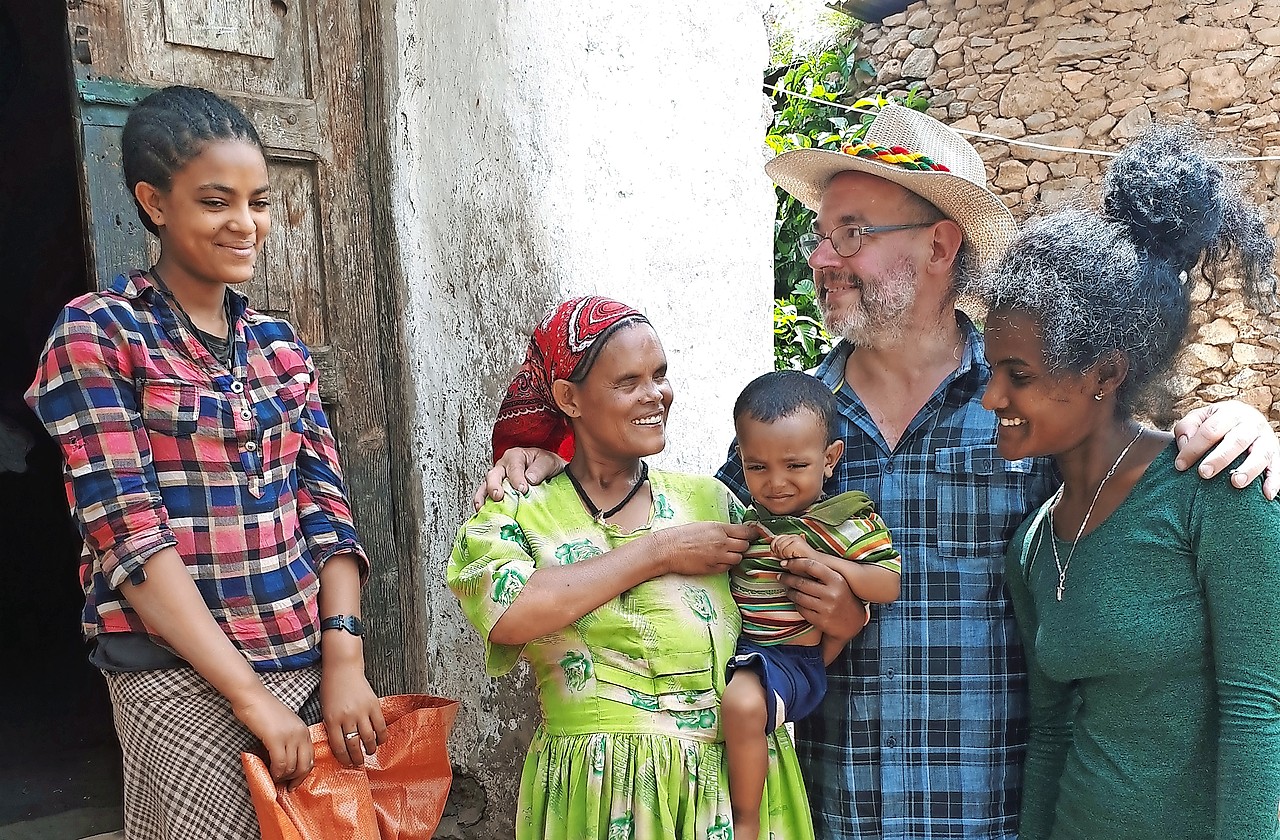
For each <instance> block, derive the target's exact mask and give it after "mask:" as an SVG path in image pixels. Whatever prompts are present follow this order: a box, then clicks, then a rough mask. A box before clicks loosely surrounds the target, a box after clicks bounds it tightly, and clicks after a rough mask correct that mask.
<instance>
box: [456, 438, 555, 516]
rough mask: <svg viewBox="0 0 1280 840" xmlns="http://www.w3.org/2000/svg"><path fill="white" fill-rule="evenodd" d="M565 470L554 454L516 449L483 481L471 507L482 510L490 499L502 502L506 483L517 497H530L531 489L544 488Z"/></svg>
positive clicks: (491, 469)
mask: <svg viewBox="0 0 1280 840" xmlns="http://www.w3.org/2000/svg"><path fill="white" fill-rule="evenodd" d="M564 468H565V461H564V459H563V458H561V457H560V456H559V455H557V454H555V453H554V452H548V451H547V450H545V449H534V448H532V447H520V446H513V447H512V448H510V449H508V450H507V451H506V452H504V453H503V455H502V457H501V458H499V459H498V462H497V463H496V464H494V465H493V466H492V467H491V468H490V469H489V472H487V473H485V477H484V481H483V482H481V483H480V486H479V487H477V488H476V492H475V495H474V496H472V498H471V504H472V505H474V506H475V509H476V510H479V509H480V508H482V507H484V503H485V502H486V501H488V500H489V499H493V500H494V501H495V502H500V501H502V496H503V490H502V482H503V481H506V482H508V483H509V484H510V485H511V486H512V487H513V488H514V489H515V490H516V492H518V493H528V492H529V487H530V486H531V485H534V484H541V483H542V482H544V481H546V480H547V479H548V478H551V477H552V476H556V475H559V474H560V473H562V472H564Z"/></svg>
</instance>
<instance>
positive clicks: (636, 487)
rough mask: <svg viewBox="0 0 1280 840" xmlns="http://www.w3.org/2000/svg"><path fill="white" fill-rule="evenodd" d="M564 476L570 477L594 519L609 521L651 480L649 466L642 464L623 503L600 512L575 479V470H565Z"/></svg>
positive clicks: (623, 498)
mask: <svg viewBox="0 0 1280 840" xmlns="http://www.w3.org/2000/svg"><path fill="white" fill-rule="evenodd" d="M564 474H565V475H567V476H569V483H570V484H572V485H573V489H574V490H577V491H578V498H579V499H582V504H584V505H586V508H587V513H589V514H591V517H592V518H593V519H608V518H609V517H610V516H613V515H614V514H615V513H617V512H618V511H620V510H622V509H623V508H624V507H626V506H627V503H628V502H630V501H631V500H632V499H634V498H635V497H636V493H639V492H640V488H641V487H642V486H644V483H645V482H646V481H648V480H649V465H648V464H646V463H645V462H644V461H641V462H640V475H639V476H638V477H637V478H636V483H635V484H633V485H631V489H630V490H629V491H627V495H625V496H623V497H622V501H620V502H618V503H617V504H616V505H614V506H613V507H611V508H609V509H608V510H600V508H598V507H596V503H595V502H593V501H591V497H590V496H588V495H587V491H586V490H583V489H582V485H581V484H579V483H578V479H577V478H575V477H574V475H573V470H571V469H569V468H568V467H565V468H564Z"/></svg>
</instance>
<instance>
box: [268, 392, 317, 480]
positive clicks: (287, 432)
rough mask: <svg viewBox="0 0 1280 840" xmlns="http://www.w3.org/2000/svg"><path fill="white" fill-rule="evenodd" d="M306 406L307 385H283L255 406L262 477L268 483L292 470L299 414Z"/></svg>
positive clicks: (298, 443)
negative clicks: (260, 450)
mask: <svg viewBox="0 0 1280 840" xmlns="http://www.w3.org/2000/svg"><path fill="white" fill-rule="evenodd" d="M306 407H307V386H306V383H303V382H287V383H285V384H284V385H282V386H280V389H279V390H278V391H276V392H274V393H272V394H271V395H270V396H269V397H267V399H266V400H264V401H262V402H261V403H259V404H258V405H257V406H256V408H257V415H258V419H259V421H260V423H261V424H262V426H261V428H262V460H263V473H264V476H263V477H264V478H265V479H266V481H267V482H268V483H271V482H275V481H277V480H279V479H281V478H283V477H284V476H285V475H287V474H288V472H289V471H290V470H291V469H293V465H294V462H295V461H297V458H298V452H299V450H301V448H302V438H303V429H302V424H303V422H304V420H303V419H302V413H303V412H304V411H305V410H306Z"/></svg>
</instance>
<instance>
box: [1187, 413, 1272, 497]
mask: <svg viewBox="0 0 1280 840" xmlns="http://www.w3.org/2000/svg"><path fill="white" fill-rule="evenodd" d="M1173 436H1174V439H1175V440H1176V441H1177V442H1178V457H1177V459H1176V460H1175V462H1174V463H1175V465H1176V466H1177V468H1178V469H1180V470H1185V469H1187V468H1188V467H1190V466H1191V465H1192V464H1195V463H1196V462H1199V464H1200V467H1199V469H1198V470H1197V472H1198V473H1199V474H1200V477H1201V478H1213V477H1214V476H1215V475H1217V474H1218V473H1220V472H1222V471H1223V470H1224V469H1226V468H1227V467H1229V466H1230V465H1231V464H1232V462H1233V461H1235V459H1236V458H1238V457H1239V456H1240V455H1241V453H1244V452H1248V453H1249V455H1248V457H1247V458H1245V460H1244V461H1243V462H1242V463H1241V464H1240V466H1239V467H1237V468H1236V469H1234V470H1232V471H1231V483H1232V484H1233V485H1234V486H1236V487H1247V486H1249V484H1250V483H1251V482H1252V481H1253V480H1254V479H1255V478H1257V477H1258V476H1260V475H1263V474H1264V473H1265V474H1266V478H1265V479H1264V480H1263V482H1262V492H1263V493H1264V494H1265V495H1266V497H1267V498H1268V499H1274V498H1275V497H1276V493H1277V491H1280V440H1277V438H1276V433H1275V430H1274V429H1272V428H1271V424H1270V423H1268V422H1267V418H1266V417H1265V416H1263V414H1262V412H1260V411H1258V410H1257V409H1256V408H1254V407H1253V406H1250V405H1247V404H1245V403H1242V402H1239V401H1237V400H1226V401H1224V402H1220V403H1215V404H1214V405H1207V406H1204V407H1202V408H1197V409H1195V410H1194V411H1192V412H1191V413H1189V414H1188V415H1187V416H1186V417H1184V418H1182V419H1181V420H1179V421H1178V422H1177V423H1176V424H1175V425H1174V427H1173ZM1210 450H1212V451H1210ZM1205 453H1208V454H1207V455H1206V454H1205Z"/></svg>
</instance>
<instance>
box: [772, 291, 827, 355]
mask: <svg viewBox="0 0 1280 840" xmlns="http://www.w3.org/2000/svg"><path fill="white" fill-rule="evenodd" d="M831 346H832V342H831V336H829V335H827V331H826V330H824V329H823V328H822V315H821V313H820V312H819V311H818V301H817V299H816V298H815V297H814V289H813V281H812V280H801V281H800V282H799V283H798V284H797V285H796V289H795V292H794V293H793V294H791V295H788V296H787V297H785V298H778V299H776V300H774V302H773V367H774V370H786V369H788V368H791V369H793V370H809V369H811V368H812V367H813V366H814V365H816V364H817V363H818V360H819V359H821V358H822V357H823V356H824V355H826V353H827V351H829V350H830V349H831Z"/></svg>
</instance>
